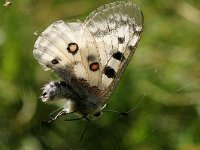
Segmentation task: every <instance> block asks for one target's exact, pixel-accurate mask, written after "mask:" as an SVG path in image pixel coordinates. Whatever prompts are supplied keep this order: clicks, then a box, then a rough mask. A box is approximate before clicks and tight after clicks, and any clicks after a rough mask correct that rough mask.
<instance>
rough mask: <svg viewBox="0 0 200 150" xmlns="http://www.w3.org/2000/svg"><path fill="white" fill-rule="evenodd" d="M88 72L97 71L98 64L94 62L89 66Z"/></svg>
mask: <svg viewBox="0 0 200 150" xmlns="http://www.w3.org/2000/svg"><path fill="white" fill-rule="evenodd" d="M90 70H92V71H97V70H99V63H98V62H94V63H92V64H90Z"/></svg>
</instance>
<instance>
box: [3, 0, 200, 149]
mask: <svg viewBox="0 0 200 150" xmlns="http://www.w3.org/2000/svg"><path fill="white" fill-rule="evenodd" d="M0 2H1V3H0V118H1V120H0V150H8V149H9V150H13V149H16V150H47V149H48V150H67V149H75V150H76V149H77V150H78V149H80V150H93V149H95V150H100V149H101V150H102V149H109V150H118V149H119V150H120V149H123V150H124V149H127V150H133V149H134V150H200V105H199V104H200V92H199V91H200V86H199V85H200V59H199V58H200V43H199V42H200V1H199V0H177V1H173V0H168V1H160V0H151V1H149V0H135V1H134V3H136V4H137V5H139V6H140V7H141V9H142V10H143V13H144V17H145V23H144V26H145V29H144V32H143V37H142V39H141V41H140V43H139V46H138V48H137V51H136V53H135V56H134V57H133V59H132V61H131V63H130V65H129V66H128V68H127V71H126V72H125V74H124V75H123V78H122V80H121V81H120V83H119V85H118V87H117V89H116V90H115V92H114V94H113V95H112V97H111V98H110V100H109V102H108V103H109V105H108V106H107V108H105V109H114V110H118V111H128V110H132V111H131V113H130V115H129V116H127V117H120V116H119V115H117V114H112V113H106V112H105V113H104V114H103V115H102V116H101V117H100V118H99V119H97V120H94V121H93V122H91V124H90V125H89V129H88V130H87V132H86V134H85V136H84V138H83V141H82V142H80V141H79V139H80V137H81V134H82V133H83V130H84V128H85V125H86V123H87V122H86V121H83V120H81V121H74V122H66V121H64V117H63V118H61V119H59V120H57V121H56V122H55V123H53V124H44V123H43V122H42V120H43V119H44V118H45V117H47V116H48V114H49V113H50V112H52V111H54V110H56V109H57V108H58V107H57V106H56V105H52V104H43V103H42V102H41V101H40V100H39V96H40V94H41V89H40V88H41V87H42V86H43V84H45V83H47V82H48V81H50V80H52V79H55V78H56V76H55V74H54V73H52V72H50V71H48V72H45V71H44V70H43V69H42V67H41V66H40V65H39V64H38V63H37V61H36V60H35V59H34V57H33V55H32V51H33V45H34V42H35V40H36V39H37V36H36V35H34V32H38V33H41V32H42V31H43V30H44V29H45V28H46V27H47V26H48V25H49V24H50V23H52V22H53V21H56V20H59V19H62V20H66V21H67V20H72V19H80V20H83V19H84V18H85V17H86V16H87V15H88V14H89V13H90V12H91V11H92V10H94V9H96V8H98V7H99V6H101V5H103V4H106V3H110V2H113V1H112V0H48V1H47V0H35V1H34V0H12V1H11V2H12V5H10V6H8V7H4V6H3V4H4V2H5V1H4V0H1V1H0Z"/></svg>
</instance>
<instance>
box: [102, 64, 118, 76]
mask: <svg viewBox="0 0 200 150" xmlns="http://www.w3.org/2000/svg"><path fill="white" fill-rule="evenodd" d="M104 74H105V75H106V76H107V77H108V78H113V77H115V74H116V72H115V70H114V69H113V68H111V67H109V66H107V67H105V68H104Z"/></svg>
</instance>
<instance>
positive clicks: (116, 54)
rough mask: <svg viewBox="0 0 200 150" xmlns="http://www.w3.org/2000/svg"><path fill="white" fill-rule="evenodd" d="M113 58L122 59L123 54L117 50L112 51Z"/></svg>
mask: <svg viewBox="0 0 200 150" xmlns="http://www.w3.org/2000/svg"><path fill="white" fill-rule="evenodd" d="M112 56H113V58H115V59H117V60H119V61H123V60H124V59H125V57H124V54H123V53H122V52H120V51H117V52H115V53H113V55H112Z"/></svg>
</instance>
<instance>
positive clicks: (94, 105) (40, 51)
mask: <svg viewBox="0 0 200 150" xmlns="http://www.w3.org/2000/svg"><path fill="white" fill-rule="evenodd" d="M143 20H144V19H143V13H142V11H141V10H140V8H139V7H138V6H136V5H135V4H133V3H131V2H127V1H117V2H114V3H110V4H106V5H103V6H101V7H100V8H98V9H96V10H94V11H93V12H92V13H90V14H89V16H88V17H87V18H86V19H85V21H83V22H81V21H77V22H64V21H63V20H59V21H56V22H54V23H52V24H51V25H50V26H49V27H47V28H46V29H45V30H44V31H43V32H42V33H41V35H40V36H39V37H38V39H37V40H36V42H35V45H34V50H33V54H34V57H35V58H36V59H37V61H38V62H39V63H40V64H41V65H42V66H44V67H45V68H46V69H51V70H53V71H54V72H55V73H56V74H57V75H58V76H59V77H60V78H61V79H62V80H61V81H51V82H50V83H48V84H46V85H45V86H44V87H43V93H42V96H41V99H42V101H43V102H50V101H54V100H55V99H57V98H65V103H66V104H65V106H64V108H63V109H62V110H60V111H59V112H58V113H57V115H56V116H55V117H53V118H51V121H53V120H56V119H57V118H58V117H59V116H62V115H68V114H71V113H77V114H79V115H80V116H81V118H85V119H87V120H91V119H93V118H95V117H97V116H99V115H100V114H101V111H102V109H103V108H104V107H105V105H106V103H107V100H108V99H109V97H110V96H111V94H112V93H113V91H114V88H115V87H116V85H117V83H118V82H119V79H120V78H121V76H122V74H123V72H124V71H125V69H126V67H127V65H128V63H129V61H130V60H131V58H132V56H133V54H134V52H135V49H136V47H137V44H138V42H139V40H140V38H141V34H142V31H143Z"/></svg>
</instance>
